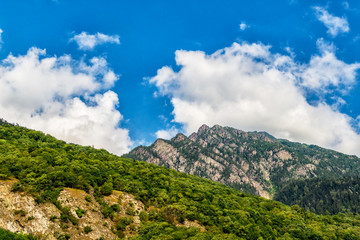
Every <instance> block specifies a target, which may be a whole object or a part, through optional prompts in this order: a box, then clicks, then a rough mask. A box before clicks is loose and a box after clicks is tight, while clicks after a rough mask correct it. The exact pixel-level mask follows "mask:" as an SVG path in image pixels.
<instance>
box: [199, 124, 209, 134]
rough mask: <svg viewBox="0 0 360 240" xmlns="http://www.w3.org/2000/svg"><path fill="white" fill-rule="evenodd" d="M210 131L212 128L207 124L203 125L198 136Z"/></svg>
mask: <svg viewBox="0 0 360 240" xmlns="http://www.w3.org/2000/svg"><path fill="white" fill-rule="evenodd" d="M209 129H210V127H209V126H208V125H206V124H203V125H201V127H200V128H199V130H198V132H197V134H198V135H200V134H201V133H203V132H205V131H208V130H209Z"/></svg>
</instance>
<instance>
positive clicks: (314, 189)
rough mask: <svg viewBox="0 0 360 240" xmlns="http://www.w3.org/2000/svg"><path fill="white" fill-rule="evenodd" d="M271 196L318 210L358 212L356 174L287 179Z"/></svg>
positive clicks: (359, 183)
mask: <svg viewBox="0 0 360 240" xmlns="http://www.w3.org/2000/svg"><path fill="white" fill-rule="evenodd" d="M274 199H275V200H277V201H280V202H283V203H285V204H287V205H294V204H297V205H299V206H300V207H302V208H305V209H306V210H310V211H312V212H316V213H320V214H336V213H338V212H353V213H360V177H344V178H336V179H334V178H313V179H302V180H295V181H290V182H289V183H288V184H286V185H285V186H284V187H283V188H282V189H280V190H279V191H278V192H277V194H276V195H275V197H274Z"/></svg>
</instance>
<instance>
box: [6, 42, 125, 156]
mask: <svg viewBox="0 0 360 240" xmlns="http://www.w3.org/2000/svg"><path fill="white" fill-rule="evenodd" d="M116 80H118V76H117V75H116V74H115V73H114V72H113V71H112V70H111V69H109V67H108V66H107V62H106V60H105V59H103V58H92V59H90V60H89V61H88V62H85V61H84V60H83V61H76V60H74V59H72V58H71V56H69V55H64V56H61V57H56V56H50V57H49V56H46V52H45V50H41V49H38V48H31V49H29V51H28V52H27V54H26V55H20V56H13V55H9V56H8V57H7V58H6V59H4V60H3V61H2V62H1V63H0V89H1V95H0V113H1V117H2V118H4V119H6V120H7V121H9V122H16V123H19V124H20V125H23V126H26V127H30V128H34V129H37V130H41V131H43V132H46V133H49V134H51V135H53V136H55V137H57V138H60V139H63V140H65V141H68V142H73V143H78V144H83V145H93V146H95V147H97V148H106V149H107V150H109V151H110V152H113V153H115V154H122V153H125V152H127V151H128V150H129V147H130V145H131V141H130V138H129V135H128V131H127V130H126V129H121V128H119V122H120V121H121V119H122V115H121V114H120V112H119V111H118V110H117V109H116V106H117V104H118V96H117V95H116V93H114V92H112V91H108V90H107V89H108V88H109V87H111V86H113V85H114V83H115V81H116ZM99 91H102V92H105V93H103V94H100V93H98V94H96V93H97V92H99Z"/></svg>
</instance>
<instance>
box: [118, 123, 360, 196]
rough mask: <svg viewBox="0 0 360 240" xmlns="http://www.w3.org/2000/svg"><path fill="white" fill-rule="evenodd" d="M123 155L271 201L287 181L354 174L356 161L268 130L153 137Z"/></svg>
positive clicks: (217, 129)
mask: <svg viewBox="0 0 360 240" xmlns="http://www.w3.org/2000/svg"><path fill="white" fill-rule="evenodd" d="M124 156H125V157H129V158H133V159H137V160H141V161H146V162H149V163H153V164H156V165H161V166H166V167H169V168H172V169H175V170H177V171H180V172H185V173H190V174H194V175H198V176H201V177H205V178H208V179H211V180H214V181H218V182H221V183H223V184H225V185H228V186H232V187H234V188H237V189H240V190H243V191H245V192H247V193H250V194H256V195H260V196H263V197H266V198H272V197H273V196H274V193H275V192H276V190H277V189H279V188H280V187H281V186H282V185H283V184H284V183H286V181H288V180H291V179H299V178H312V177H319V176H320V177H321V176H325V175H330V174H331V175H335V176H339V177H340V176H344V175H345V176H346V175H355V174H356V173H357V171H358V170H359V169H360V159H359V158H358V157H356V156H351V155H346V154H342V153H339V152H336V151H334V150H328V149H324V148H321V147H318V146H316V145H307V144H303V143H296V142H291V141H288V140H284V139H276V138H275V137H273V136H272V135H270V134H268V133H266V132H245V131H242V130H238V129H235V128H231V127H222V126H220V125H214V126H213V127H209V126H207V125H205V124H204V125H202V126H201V127H200V128H199V130H198V131H197V132H194V133H192V134H190V135H189V136H188V137H187V136H185V135H184V134H181V133H179V134H177V135H176V136H175V137H173V138H172V139H171V140H164V139H157V140H156V141H155V142H154V143H153V144H152V145H150V146H148V147H145V146H139V147H137V148H135V149H134V150H132V151H131V152H130V153H128V154H126V155H124Z"/></svg>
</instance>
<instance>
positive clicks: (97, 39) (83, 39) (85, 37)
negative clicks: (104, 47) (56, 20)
mask: <svg viewBox="0 0 360 240" xmlns="http://www.w3.org/2000/svg"><path fill="white" fill-rule="evenodd" d="M70 41H75V42H76V43H77V45H78V46H79V49H81V50H93V49H94V48H95V47H96V46H97V45H101V44H105V43H114V44H120V37H119V36H118V35H112V36H109V35H106V34H103V33H96V34H88V33H87V32H82V33H80V34H77V35H75V36H74V37H73V38H71V39H70Z"/></svg>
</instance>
